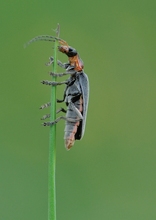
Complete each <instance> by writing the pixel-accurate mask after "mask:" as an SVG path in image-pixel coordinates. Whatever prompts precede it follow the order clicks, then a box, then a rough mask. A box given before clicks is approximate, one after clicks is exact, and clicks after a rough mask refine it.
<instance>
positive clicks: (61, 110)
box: [56, 108, 67, 114]
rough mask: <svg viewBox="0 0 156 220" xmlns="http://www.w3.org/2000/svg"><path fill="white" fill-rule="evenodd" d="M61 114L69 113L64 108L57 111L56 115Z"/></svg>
mask: <svg viewBox="0 0 156 220" xmlns="http://www.w3.org/2000/svg"><path fill="white" fill-rule="evenodd" d="M59 112H64V113H66V112H67V111H66V110H65V109H64V108H60V109H58V110H57V112H56V114H58V113H59Z"/></svg>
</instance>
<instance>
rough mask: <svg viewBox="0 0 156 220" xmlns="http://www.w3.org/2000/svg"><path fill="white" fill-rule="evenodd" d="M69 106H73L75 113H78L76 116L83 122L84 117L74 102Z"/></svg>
mask: <svg viewBox="0 0 156 220" xmlns="http://www.w3.org/2000/svg"><path fill="white" fill-rule="evenodd" d="M69 105H70V106H71V108H72V109H73V111H74V112H76V114H77V115H78V117H79V120H83V116H82V114H81V112H80V111H79V110H78V109H77V108H76V107H75V105H74V104H73V103H72V102H70V103H69Z"/></svg>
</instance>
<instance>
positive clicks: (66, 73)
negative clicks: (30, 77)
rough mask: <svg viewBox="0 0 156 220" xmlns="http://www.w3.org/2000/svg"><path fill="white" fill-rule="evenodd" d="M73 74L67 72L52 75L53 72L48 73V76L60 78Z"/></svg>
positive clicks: (72, 72)
mask: <svg viewBox="0 0 156 220" xmlns="http://www.w3.org/2000/svg"><path fill="white" fill-rule="evenodd" d="M74 73H75V71H69V72H65V73H53V72H50V73H49V74H50V75H51V76H58V77H62V76H66V75H68V74H71V75H72V74H74Z"/></svg>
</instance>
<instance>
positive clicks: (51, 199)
mask: <svg viewBox="0 0 156 220" xmlns="http://www.w3.org/2000/svg"><path fill="white" fill-rule="evenodd" d="M57 37H59V25H58V27H57ZM57 47H58V41H57V40H56V41H55V43H54V63H53V72H54V73H56V71H57V50H58V48H57ZM52 81H56V77H54V76H52ZM55 119H56V86H52V87H51V109H50V121H54V120H55ZM55 173H56V125H53V126H50V141H49V172H48V177H49V180H48V220H56V184H55V176H56V175H55Z"/></svg>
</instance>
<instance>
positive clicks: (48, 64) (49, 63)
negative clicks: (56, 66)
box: [45, 57, 54, 66]
mask: <svg viewBox="0 0 156 220" xmlns="http://www.w3.org/2000/svg"><path fill="white" fill-rule="evenodd" d="M49 60H50V61H49V62H48V63H45V65H46V66H50V65H51V64H52V63H53V62H54V58H53V57H49Z"/></svg>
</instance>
